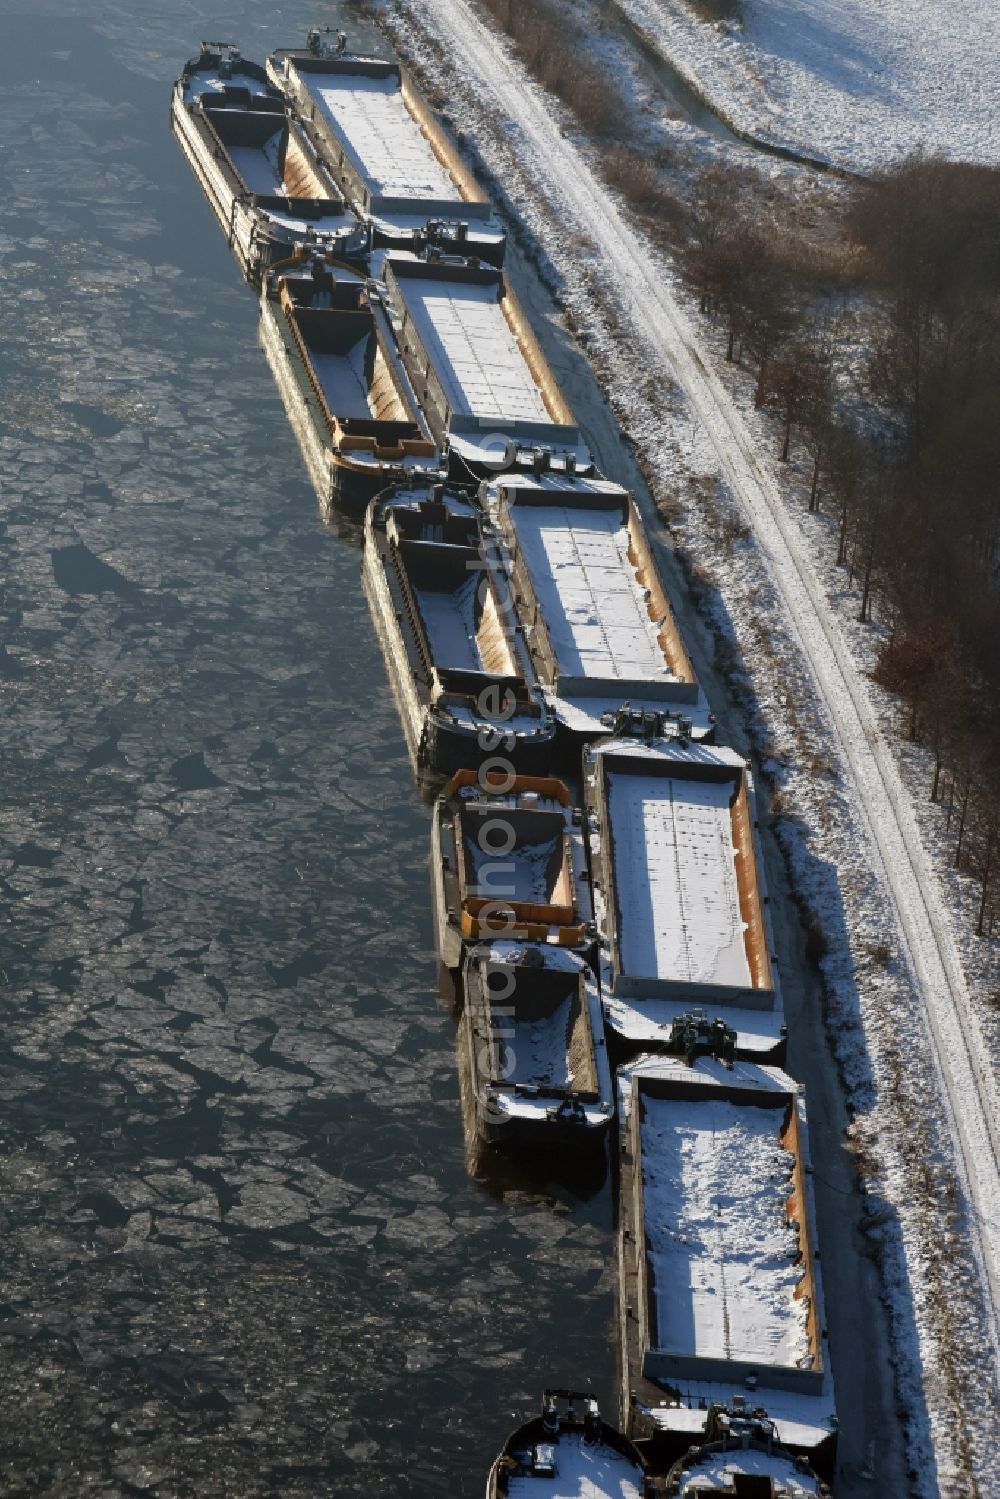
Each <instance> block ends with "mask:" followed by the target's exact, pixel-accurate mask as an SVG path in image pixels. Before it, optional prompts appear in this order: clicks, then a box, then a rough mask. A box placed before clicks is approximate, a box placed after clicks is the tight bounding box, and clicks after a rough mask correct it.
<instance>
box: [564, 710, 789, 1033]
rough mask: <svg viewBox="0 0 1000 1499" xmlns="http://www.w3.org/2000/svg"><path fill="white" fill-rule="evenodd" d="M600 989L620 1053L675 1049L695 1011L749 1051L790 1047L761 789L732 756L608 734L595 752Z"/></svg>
mask: <svg viewBox="0 0 1000 1499" xmlns="http://www.w3.org/2000/svg"><path fill="white" fill-rule="evenodd" d="M583 768H584V798H585V803H586V808H587V823H586V828H587V843H588V851H589V856H590V871H591V876H592V880H593V895H594V919H595V922H596V924H597V929H598V940H599V953H600V970H601V991H602V997H603V1000H604V1009H605V1017H606V1020H607V1023H608V1026H609V1029H610V1031H611V1032H612V1034H613V1036H614V1038H615V1042H616V1048H617V1049H619V1050H625V1051H631V1052H634V1051H654V1050H657V1049H658V1048H662V1049H664V1050H672V1049H673V1046H672V1040H671V1036H672V1032H673V1027H674V1024H675V1022H676V1021H677V1020H679V1019H680V1018H681V1017H684V1016H686V1015H688V1014H689V1013H690V1011H691V1010H692V1008H693V1007H694V1008H696V1009H698V1010H702V1011H704V1012H705V1014H706V1015H707V1017H708V1018H709V1020H711V1021H721V1022H722V1023H723V1024H724V1025H725V1026H726V1027H728V1028H729V1029H731V1030H732V1031H734V1032H735V1033H736V1049H737V1053H738V1054H739V1055H741V1056H744V1057H747V1058H749V1059H753V1060H757V1061H780V1060H781V1059H782V1056H783V1052H784V1046H785V1030H784V1015H783V1010H782V1003H781V989H780V985H779V982H778V977H777V970H776V967H775V962H774V952H773V949H774V939H773V935H772V931H771V921H770V913H769V911H768V898H767V893H766V889H765V886H764V877H763V868H762V862H761V854H760V847H759V834H758V830H757V822H756V810H755V805H754V793H753V782H752V780H751V777H750V772H749V770H748V768H747V766H746V764H745V762H744V761H743V760H742V759H741V758H740V756H739V755H737V754H736V753H735V752H734V751H733V750H730V749H724V748H722V747H720V746H715V745H705V744H694V743H691V742H690V741H688V742H685V741H683V740H681V739H676V738H675V739H662V740H653V741H652V742H649V743H643V742H641V741H640V740H638V739H611V740H606V741H604V742H602V743H598V744H596V745H593V746H591V748H589V749H588V750H587V751H586V753H585V755H584V762H583Z"/></svg>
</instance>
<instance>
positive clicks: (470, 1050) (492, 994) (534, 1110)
mask: <svg viewBox="0 0 1000 1499" xmlns="http://www.w3.org/2000/svg"><path fill="white" fill-rule="evenodd" d="M462 988H463V1005H462V1019H461V1027H462V1035H463V1041H464V1049H465V1063H466V1065H467V1067H468V1070H469V1077H470V1080H471V1085H472V1086H471V1101H472V1103H473V1106H474V1109H475V1124H476V1129H477V1132H478V1134H479V1136H480V1138H481V1139H483V1140H485V1141H486V1142H488V1143H489V1144H493V1145H499V1146H517V1147H520V1146H523V1145H536V1146H538V1147H540V1148H541V1149H543V1150H546V1149H552V1148H553V1147H556V1148H559V1147H565V1148H567V1149H572V1150H574V1151H577V1150H580V1149H583V1148H584V1147H585V1146H586V1145H587V1144H588V1143H596V1144H601V1143H602V1142H603V1137H604V1133H605V1131H606V1130H607V1127H608V1125H609V1124H610V1122H611V1119H612V1117H613V1115H614V1111H615V1103H614V1092H613V1085H612V1077H611V1067H610V1065H609V1062H608V1052H607V1044H606V1042H605V1039H604V1019H603V1015H602V1013H601V999H600V993H599V991H598V986H597V979H596V976H595V975H594V973H593V971H592V969H591V968H590V966H589V964H588V963H587V962H586V961H585V960H584V959H583V958H581V957H580V955H579V954H578V953H575V952H570V951H568V950H567V949H565V948H559V947H551V946H545V945H543V944H538V943H518V942H494V943H491V944H489V945H483V946H480V947H473V948H471V949H470V950H469V951H468V953H467V956H466V959H465V964H464V967H463V972H462Z"/></svg>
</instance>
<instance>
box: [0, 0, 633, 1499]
mask: <svg viewBox="0 0 1000 1499" xmlns="http://www.w3.org/2000/svg"><path fill="white" fill-rule="evenodd" d="M13 5H14V9H15V10H16V9H17V8H18V7H20V9H21V10H22V11H23V14H21V15H17V14H12V13H11V7H10V5H8V7H6V12H7V13H6V15H5V18H4V21H3V35H4V45H3V47H2V49H0V176H2V196H0V267H2V273H3V278H4V335H5V347H4V359H3V364H2V367H0V382H2V401H0V481H2V510H0V522H2V525H0V539H2V545H3V551H4V562H3V608H2V624H3V641H4V650H3V654H2V655H0V674H2V681H0V690H2V693H3V711H2V714H0V737H2V749H3V777H2V781H0V797H2V843H0V857H2V863H0V875H2V879H3V883H4V892H3V894H4V936H3V939H2V940H3V945H4V951H3V957H2V960H0V961H2V969H3V977H4V980H5V992H4V1002H3V1006H2V1010H0V1071H2V1076H0V1118H2V1130H0V1133H2V1138H3V1145H4V1149H3V1154H2V1156H0V1173H2V1180H0V1214H2V1220H3V1223H2V1228H3V1261H4V1264H3V1277H2V1283H0V1451H2V1453H3V1457H4V1465H5V1476H4V1478H3V1479H2V1480H0V1487H2V1490H3V1492H4V1493H10V1494H14V1493H16V1494H46V1495H55V1496H65V1499H80V1496H83V1495H90V1494H100V1495H126V1494H128V1495H134V1494H138V1493H142V1494H146V1493H148V1494H154V1495H160V1496H164V1499H167V1496H169V1499H174V1496H194V1495H197V1496H199V1499H215V1496H233V1499H235V1496H240V1499H249V1496H257V1495H260V1496H264V1495H276V1494H278V1493H280V1494H282V1495H283V1496H306V1495H308V1496H310V1499H315V1496H319V1495H322V1494H325V1493H331V1494H337V1495H358V1494H360V1493H362V1492H364V1493H365V1494H366V1495H370V1496H377V1499H381V1496H386V1499H387V1496H390V1495H395V1494H398V1493H399V1492H400V1485H399V1475H400V1474H402V1473H405V1474H406V1479H407V1482H406V1492H407V1493H408V1494H411V1495H414V1496H426V1499H432V1496H433V1499H441V1496H442V1495H444V1494H449V1495H470V1496H471V1495H476V1496H479V1495H480V1494H481V1493H482V1490H483V1486H484V1483H485V1474H486V1470H487V1467H488V1464H489V1461H490V1460H491V1458H492V1456H493V1454H494V1452H495V1451H496V1449H497V1448H498V1447H499V1445H500V1442H501V1439H502V1437H503V1436H504V1435H505V1434H506V1431H507V1430H508V1428H509V1427H510V1426H512V1425H514V1424H515V1418H516V1421H517V1422H519V1421H520V1420H522V1419H523V1418H524V1415H525V1413H526V1411H527V1410H528V1409H529V1408H534V1406H535V1402H536V1400H537V1396H538V1392H539V1386H540V1385H541V1383H542V1382H543V1380H547V1381H548V1382H550V1383H552V1384H556V1385H559V1384H567V1383H577V1382H579V1381H580V1379H581V1371H585V1370H591V1369H592V1370H594V1372H595V1379H596V1381H597V1383H596V1391H597V1393H598V1395H599V1396H600V1397H601V1399H602V1402H603V1404H604V1405H605V1407H606V1409H607V1411H608V1413H609V1414H611V1413H612V1411H613V1399H612V1393H611V1391H612V1382H613V1368H612V1346H611V1333H612V1329H611V1296H610V1288H611V1245H610V1234H609V1222H608V1219H609V1207H608V1199H607V1191H606V1188H605V1189H604V1190H602V1191H596V1192H595V1191H594V1190H593V1184H589V1185H587V1186H586V1187H584V1186H583V1185H580V1184H577V1185H576V1187H575V1188H571V1187H569V1186H565V1185H563V1186H560V1185H557V1184H549V1183H545V1182H542V1183H539V1182H536V1181H525V1180H520V1179H519V1180H512V1179H511V1178H507V1179H506V1180H504V1181H496V1180H494V1181H490V1182H488V1183H484V1182H476V1181H473V1180H471V1179H470V1178H469V1176H468V1175H467V1173H466V1168H465V1158H464V1149H463V1139H462V1130H461V1121H460V1114H459V1107H458V1079H457V1073H456V1066H455V1051H454V1033H453V1025H452V1021H451V1019H450V1017H449V1015H448V1014H447V1013H446V1012H445V1011H444V1010H443V1008H442V1007H441V1005H440V1002H439V1001H438V999H437V995H436V991H435V988H434V978H435V975H434V965H433V961H432V956H431V951H430V949H431V935H430V922H429V900H428V889H427V853H428V831H429V829H428V821H427V815H426V812H425V809H424V808H423V807H422V806H421V804H420V803H419V801H418V800H417V797H416V795H415V791H414V788H413V785H412V782H411V777H410V773H409V769H408V765H407V760H406V755H405V751H404V746H403V741H402V738H401V734H400V730H399V726H398V722H397V718H396V714H395V710H394V708H393V705H392V703H391V701H390V699H389V698H388V696H387V692H386V687H385V679H384V674H383V668H382V662H381V658H380V656H379V653H378V650H377V646H376V644H375V641H374V638H373V633H372V629H371V625H370V621H369V617H368V611H367V608H366V606H365V603H364V599H363V596H362V593H361V588H360V585H359V580H358V569H359V552H358V547H357V542H356V538H354V537H350V536H344V537H340V536H338V535H336V534H335V533H334V532H332V531H329V530H327V529H324V527H323V526H322V525H321V524H320V521H319V519H318V515H317V510H316V506H315V501H314V498H313V494H312V491H311V490H310V489H309V488H308V486H307V484H306V483H305V481H304V479H303V477H302V470H301V466H300V462H299V457H298V453H297V450H296V449H295V447H294V445H293V441H292V438H291V435H290V433H289V432H288V429H287V427H286V423H285V418H284V415H283V412H282V410H281V407H280V405H279V402H278V399H277V396H276V394H275V393H274V390H273V388H272V385H271V380H270V376H269V374H268V372H267V368H266V366H265V363H264V360H263V358H262V357H261V355H260V352H259V350H258V349H257V347H256V314H255V305H254V300H253V297H252V295H251V293H250V292H249V290H248V289H247V288H246V287H245V286H243V285H242V284H241V281H240V278H239V273H238V270H237V267H236V265H235V262H233V261H232V260H231V259H230V257H229V255H228V252H227V250H226V248H225V243H224V240H223V236H222V234H221V232H220V231H219V229H218V227H217V225H216V223H215V221H214V219H213V218H212V216H211V214H210V212H209V209H208V207H207V205H206V204H205V202H204V200H203V198H202V196H201V193H200V191H199V189H198V187H197V186H196V184H195V181H194V179H193V177H192V175H191V173H190V171H189V169H188V167H187V165H186V164H185V162H184V161H183V158H182V157H181V155H180V152H179V150H178V149H177V147H176V145H175V143H174V142H173V140H172V139H171V137H170V134H169V130H168V125H167V107H168V95H169V86H170V83H171V81H172V79H173V77H174V76H175V74H176V72H177V71H178V68H179V66H180V64H181V62H182V61H183V60H184V58H185V57H186V56H188V55H190V53H191V52H192V51H193V50H195V47H196V44H197V41H198V39H199V38H200V37H201V36H202V35H206V34H207V35H211V36H222V37H228V36H230V35H231V36H233V38H234V39H235V40H238V41H239V42H240V43H241V44H242V46H243V47H244V50H245V51H246V52H247V53H248V55H250V56H254V57H261V56H262V55H263V54H264V53H265V52H266V50H267V49H268V47H270V46H275V45H280V44H282V43H290V42H295V41H297V40H298V39H299V38H300V36H302V35H304V31H305V28H306V26H307V25H308V24H311V23H312V22H314V21H315V20H316V16H315V13H314V11H313V10H312V9H308V10H307V9H305V8H302V7H300V6H299V5H297V4H292V5H291V6H289V7H286V8H285V10H284V14H283V29H282V30H281V31H280V32H276V31H275V30H274V20H273V15H274V12H273V7H271V6H269V5H266V4H264V3H263V0H241V3H240V4H237V5H230V6H228V7H226V8H224V9H222V10H218V9H215V10H213V11H211V13H208V14H206V13H205V12H203V11H202V10H201V9H200V8H198V7H196V6H195V5H194V4H193V3H191V0H176V3H174V4H172V5H171V6H169V7H159V8H156V10H155V12H154V11H153V10H151V9H149V8H147V7H143V8H141V10H142V16H143V17H144V18H145V19H143V20H141V21H138V20H136V19H135V18H136V15H137V14H138V11H137V8H136V7H135V6H134V5H132V4H126V3H122V0H69V3H68V4H67V3H66V0H59V3H58V4H54V3H53V0H40V3H36V4H32V5H31V6H30V9H29V7H28V5H27V3H26V0H13ZM330 19H333V17H332V16H331V17H330Z"/></svg>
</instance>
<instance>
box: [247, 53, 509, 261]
mask: <svg viewBox="0 0 1000 1499" xmlns="http://www.w3.org/2000/svg"><path fill="white" fill-rule="evenodd" d="M267 69H268V76H269V77H270V78H271V80H272V81H273V82H274V83H275V85H276V86H277V87H279V88H280V89H281V90H282V91H283V92H284V94H285V95H286V97H287V98H288V100H289V101H290V103H291V105H292V107H293V109H294V110H295V111H296V113H297V115H298V116H299V118H300V119H301V120H302V122H303V124H304V127H305V129H306V130H307V131H308V132H309V134H310V136H311V138H312V139H313V140H314V141H315V142H316V144H317V146H318V147H319V148H320V149H321V150H322V151H323V152H324V154H326V155H327V156H328V158H329V159H330V161H331V165H332V169H333V172H334V174H335V176H336V178H337V180H338V182H339V184H340V186H341V188H342V189H343V192H344V194H345V196H346V198H347V200H348V202H349V203H350V204H351V205H352V207H353V208H354V209H355V211H356V212H357V213H358V214H359V216H360V217H361V218H363V219H364V220H365V222H366V223H367V224H369V225H370V227H371V231H372V242H373V246H374V248H376V249H377V248H379V247H380V246H381V247H388V248H395V249H404V250H415V251H418V252H419V251H420V250H422V249H424V248H425V247H426V246H427V245H428V244H436V245H438V246H439V247H442V248H446V249H450V250H454V251H455V252H456V253H460V254H468V255H476V256H478V257H479V258H480V259H482V260H487V261H490V262H491V263H492V264H494V265H501V264H502V263H503V253H504V246H505V242H506V236H505V234H504V231H503V229H502V227H501V225H500V224H499V222H498V220H497V219H496V217H495V214H494V211H493V207H492V205H491V203H490V202H489V199H488V198H487V197H486V195H485V193H484V192H483V191H482V189H481V188H480V186H479V184H478V183H477V182H476V179H475V177H474V176H473V174H472V173H471V172H470V171H469V169H468V167H467V166H466V165H465V163H464V162H463V161H462V158H461V156H460V155H459V154H458V152H457V150H456V149H455V147H454V145H453V143H452V142H451V140H450V139H449V137H448V135H447V133H446V132H445V131H444V130H443V129H442V127H441V125H440V124H439V123H438V121H437V120H436V119H435V117H434V114H433V112H432V110H431V109H430V108H429V106H428V104H427V102H426V100H425V99H424V98H423V96H422V95H421V94H420V92H419V90H418V89H417V88H416V86H415V85H414V83H413V81H412V79H411V78H410V77H409V75H408V74H407V73H406V72H405V70H404V69H402V68H400V66H399V65H398V63H395V62H388V61H383V60H381V59H378V58H369V57H349V56H336V55H332V54H331V53H330V52H329V51H328V50H326V49H325V48H323V47H322V45H321V46H319V47H318V48H317V49H316V50H315V51H309V50H297V49H283V50H280V51H278V52H275V53H274V54H273V55H272V57H270V58H269V59H268V64H267Z"/></svg>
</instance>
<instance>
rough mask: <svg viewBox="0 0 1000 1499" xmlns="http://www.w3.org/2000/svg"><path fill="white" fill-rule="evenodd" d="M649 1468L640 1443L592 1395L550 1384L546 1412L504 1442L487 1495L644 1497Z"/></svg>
mask: <svg viewBox="0 0 1000 1499" xmlns="http://www.w3.org/2000/svg"><path fill="white" fill-rule="evenodd" d="M644 1473H645V1469H644V1465H643V1460H642V1458H641V1456H640V1455H639V1452H638V1450H637V1448H636V1447H635V1446H634V1444H633V1443H632V1442H630V1441H629V1440H628V1438H627V1437H623V1436H622V1435H621V1433H620V1432H618V1431H615V1429H614V1428H613V1427H611V1426H609V1425H608V1424H607V1423H606V1422H604V1421H602V1420H601V1415H600V1411H599V1410H598V1407H597V1402H596V1401H595V1400H594V1399H593V1397H592V1396H590V1395H578V1394H574V1393H572V1392H571V1391H569V1390H546V1391H545V1394H544V1396H543V1397H542V1413H541V1415H540V1416H536V1417H535V1419H534V1420H533V1421H528V1422H526V1423H525V1425H524V1426H521V1427H519V1428H518V1429H517V1431H515V1432H514V1433H513V1435H512V1436H510V1437H509V1438H508V1440H507V1442H506V1443H505V1444H504V1449H503V1451H502V1452H501V1453H500V1456H499V1457H498V1458H497V1460H496V1462H495V1463H494V1464H493V1467H492V1469H491V1470H490V1477H489V1482H488V1483H487V1485H486V1499H534V1496H535V1495H537V1499H643V1496H644V1494H646V1492H647V1490H646V1488H645V1478H644Z"/></svg>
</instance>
